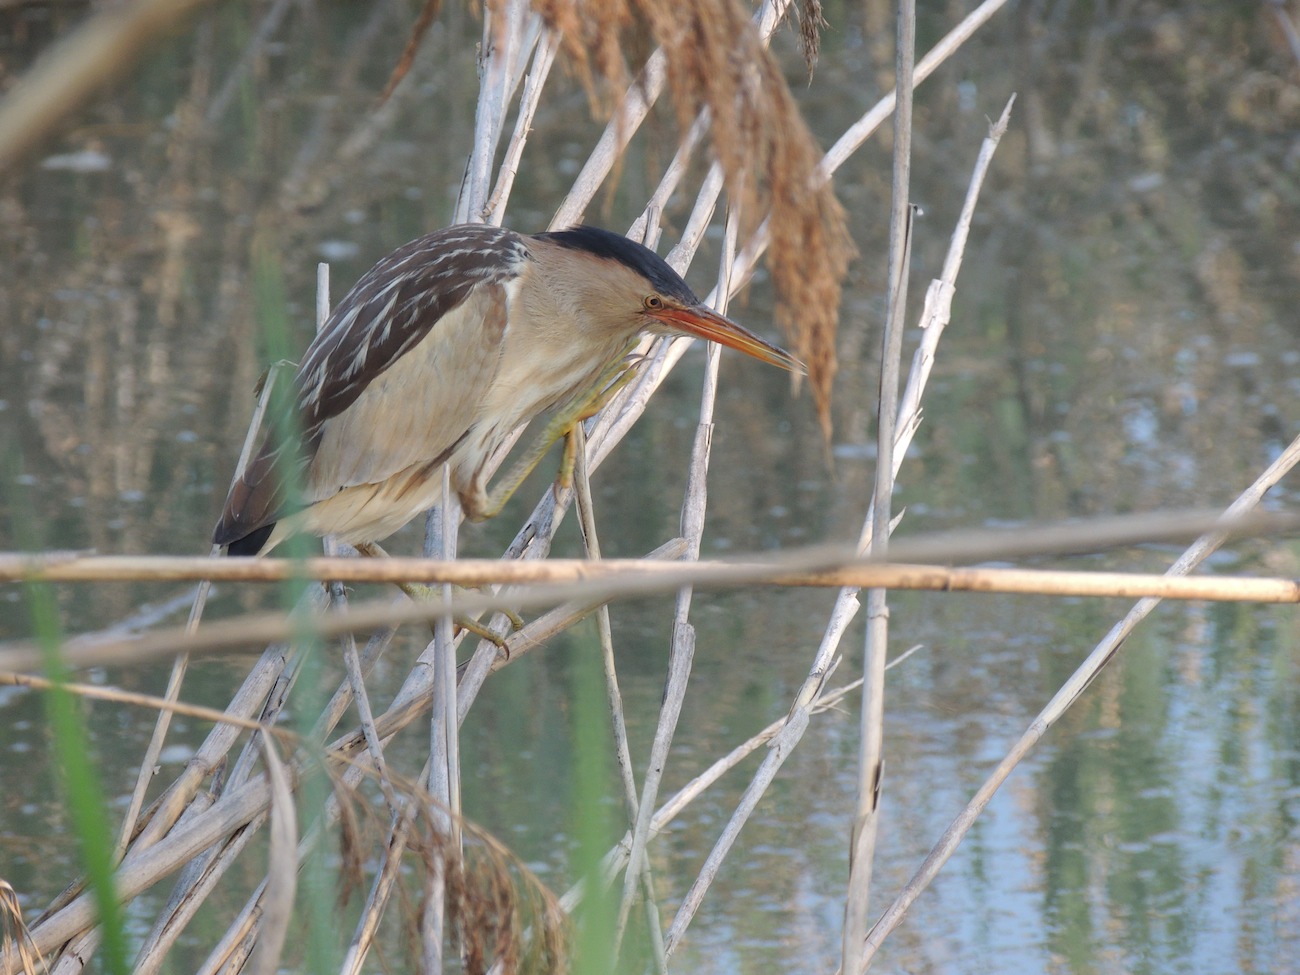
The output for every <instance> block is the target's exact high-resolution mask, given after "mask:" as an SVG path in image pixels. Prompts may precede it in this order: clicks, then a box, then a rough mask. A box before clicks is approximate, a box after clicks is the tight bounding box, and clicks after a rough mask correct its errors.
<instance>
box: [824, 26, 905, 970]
mask: <svg viewBox="0 0 1300 975" xmlns="http://www.w3.org/2000/svg"><path fill="white" fill-rule="evenodd" d="M896 11H897V12H896V15H895V16H896V20H897V30H896V32H895V39H894V45H895V50H894V91H895V107H894V171H893V179H892V181H891V184H890V185H891V192H892V196H893V199H892V206H891V213H890V221H889V231H890V232H889V276H888V279H887V280H888V292H887V297H886V302H885V328H884V336H883V341H882V350H881V356H880V387H879V388H880V396H879V403H878V406H877V411H876V476H875V490H874V493H873V496H872V503H871V542H870V547H869V548H868V551H869V552H870V553H871V554H872V555H873V556H877V557H879V558H882V559H883V558H887V557H888V554H889V533H890V532H891V531H892V530H893V527H894V524H893V520H892V519H893V495H894V483H895V473H894V439H895V437H896V435H897V429H898V389H899V382H900V380H899V375H900V373H901V371H902V361H903V329H904V327H905V321H904V316H905V315H906V313H907V288H908V281H909V271H910V267H911V258H912V229H913V217H914V215H915V211H914V209H913V207H912V200H911V182H912V180H911V173H912V86H913V84H914V83H915V80H914V77H913V75H914V68H915V59H916V4H915V0H899V2H898V5H897V8H896ZM888 652H889V598H888V590H886V589H883V588H876V587H873V588H871V589H869V590H868V591H867V633H866V643H865V645H864V647H863V651H862V672H863V674H864V678H863V683H862V710H861V715H860V719H859V739H860V740H859V753H858V787H857V808H856V811H855V814H854V818H853V822H852V824H851V826H850V829H849V881H848V892H847V896H846V898H845V904H844V928H843V930H842V932H841V961H840V968H841V970H842V971H845V972H851V971H853V969H854V968H855V967H856V966H857V961H858V957H859V956H860V954H861V951H862V948H861V945H862V941H863V939H864V937H865V935H866V930H867V909H868V905H869V899H870V894H871V871H872V867H873V865H874V862H875V857H876V834H877V832H878V830H879V826H880V816H879V810H880V790H881V787H882V782H881V778H882V776H883V774H884V743H885V659H886V656H887V655H888Z"/></svg>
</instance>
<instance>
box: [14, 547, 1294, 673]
mask: <svg viewBox="0 0 1300 975" xmlns="http://www.w3.org/2000/svg"><path fill="white" fill-rule="evenodd" d="M609 578H610V581H609V582H599V583H597V582H592V583H583V584H551V585H543V584H539V585H537V586H534V587H531V588H527V589H516V590H512V591H511V592H510V593H509V594H508V595H500V596H498V595H489V594H468V595H465V596H461V597H458V598H457V600H456V601H455V602H454V603H452V604H451V605H450V607H448V608H450V609H451V610H452V611H453V612H456V613H458V614H459V613H460V612H462V611H463V612H466V613H476V612H483V611H484V610H488V609H494V608H497V607H501V606H513V607H517V608H520V609H531V608H535V607H538V606H547V605H553V604H555V603H560V602H565V601H568V600H576V601H577V602H578V603H580V604H583V605H585V606H589V607H591V608H593V609H594V608H595V607H596V606H598V605H599V604H600V603H604V602H609V601H612V600H614V599H619V598H631V597H641V596H647V595H654V594H659V593H665V592H673V591H675V590H677V589H680V588H681V587H682V586H684V585H691V586H696V587H699V586H708V587H712V588H718V589H731V588H739V587H743V586H780V587H806V588H828V589H841V588H845V587H853V588H857V589H862V588H870V587H880V588H887V589H908V590H919V591H930V592H944V591H959V592H979V593H986V594H994V593H1001V594H1016V595H1039V596H1049V595H1050V596H1087V597H1093V598H1106V599H1114V598H1134V597H1140V596H1152V597H1160V598H1163V599H1179V600H1205V601H1212V602H1257V603H1293V602H1297V601H1300V598H1298V596H1297V594H1298V593H1300V582H1297V580H1294V579H1287V578H1269V577H1191V578H1186V579H1168V578H1165V577H1164V576H1161V575H1156V574H1149V573H1140V572H1085V571H1066V570H1043V569H1006V568H945V567H942V566H931V565H908V564H900V563H882V564H873V563H864V564H853V565H849V566H846V567H835V566H833V567H830V568H809V569H788V568H784V569H783V568H775V567H771V566H765V565H762V564H759V563H752V564H749V565H743V564H731V563H717V562H700V563H694V564H690V565H689V568H688V567H686V566H682V565H679V564H674V565H663V566H660V565H657V564H656V563H653V562H645V563H638V564H637V565H636V566H635V567H634V568H632V569H631V570H630V571H628V572H620V573H618V574H617V575H611V576H610V577H609ZM446 612H447V608H444V607H442V606H440V605H439V606H430V605H420V604H404V605H403V604H399V605H396V606H394V605H392V604H390V603H387V602H382V601H374V602H365V603H359V604H357V605H356V606H354V607H353V608H352V609H350V610H349V611H348V612H347V613H321V614H319V615H315V616H302V617H297V616H291V617H290V618H289V619H287V620H286V618H285V616H284V614H283V613H253V614H249V615H248V616H244V617H240V618H238V619H236V620H233V621H231V622H229V623H227V622H225V621H223V622H221V623H216V624H213V625H212V626H210V627H208V628H207V629H206V630H201V631H199V632H198V633H196V634H194V635H193V636H188V637H187V636H185V634H184V632H183V631H182V630H163V631H157V632H156V633H152V634H146V635H142V636H139V637H134V638H130V639H113V640H101V641H96V642H95V643H87V644H72V643H70V644H68V645H66V646H65V648H64V650H65V653H64V664H65V665H66V666H67V667H70V668H82V667H93V666H115V665H121V664H139V663H143V662H145V661H149V660H154V659H158V658H164V657H168V656H170V655H171V654H174V653H177V652H178V651H179V652H187V653H213V652H224V651H228V650H230V649H231V648H234V647H239V646H245V645H248V644H264V643H267V642H275V641H283V640H286V639H288V638H289V637H290V636H292V635H294V634H295V633H303V632H307V633H311V634H312V635H314V636H318V637H333V636H338V635H339V634H341V633H349V632H351V633H357V632H362V631H370V630H376V629H385V628H391V627H396V626H400V625H403V624H407V623H430V622H432V621H433V620H435V619H437V618H438V617H440V616H442V615H443V614H445V613H446ZM582 615H586V614H585V613H575V614H573V615H572V618H573V619H577V618H581V616H582ZM508 645H509V640H507V646H508ZM536 645H537V641H535V640H530V641H528V642H527V643H525V645H524V647H523V648H521V649H527V648H530V647H532V646H536ZM489 646H493V645H492V644H489ZM494 649H496V648H495V647H494ZM511 659H515V658H514V657H513V656H512V657H511ZM40 666H41V659H40V655H39V652H38V651H37V649H36V648H35V647H34V646H32V645H31V644H29V643H27V642H25V641H14V642H11V643H7V644H5V645H4V647H3V649H0V672H12V673H23V672H27V671H32V670H37V669H39V668H40Z"/></svg>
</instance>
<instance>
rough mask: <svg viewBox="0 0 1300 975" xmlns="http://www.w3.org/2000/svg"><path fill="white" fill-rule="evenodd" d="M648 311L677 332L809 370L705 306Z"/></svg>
mask: <svg viewBox="0 0 1300 975" xmlns="http://www.w3.org/2000/svg"><path fill="white" fill-rule="evenodd" d="M649 314H650V317H651V318H653V319H655V321H657V322H659V323H660V324H661V325H663V326H665V327H666V328H669V329H671V330H672V331H674V332H682V333H685V334H686V335H694V336H695V337H696V338H701V339H708V340H709V341H710V342H717V343H718V344H719V345H725V346H726V347H727V348H729V349H736V350H737V351H739V352H743V353H745V355H748V356H753V357H754V358H755V359H759V360H761V361H763V362H767V363H770V364H771V365H774V366H780V367H781V368H782V369H788V370H789V371H790V372H797V373H803V372H806V371H807V370H806V368H805V367H804V364H803V363H802V362H800V361H799V360H798V359H796V358H795V357H794V356H792V355H791V354H790V353H789V352H786V351H785V350H784V349H779V348H777V347H776V346H775V345H772V344H770V343H768V342H765V341H763V340H762V339H761V338H759V337H758V336H757V335H755V334H754V333H753V332H751V331H750V330H749V329H747V328H745V327H744V326H742V325H737V324H736V323H735V322H733V321H732V320H731V319H730V318H727V317H726V316H725V315H719V314H718V313H717V312H716V311H714V310H713V309H711V308H705V307H704V306H703V305H693V306H691V307H689V308H682V307H665V308H660V309H658V310H656V311H653V312H650V313H649Z"/></svg>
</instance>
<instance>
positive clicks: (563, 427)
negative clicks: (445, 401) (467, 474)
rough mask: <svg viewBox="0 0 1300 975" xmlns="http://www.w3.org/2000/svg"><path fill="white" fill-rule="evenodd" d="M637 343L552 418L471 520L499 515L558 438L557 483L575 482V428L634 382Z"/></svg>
mask: <svg viewBox="0 0 1300 975" xmlns="http://www.w3.org/2000/svg"><path fill="white" fill-rule="evenodd" d="M635 344H636V343H631V344H630V345H629V346H628V348H627V349H626V350H624V353H623V354H621V355H620V356H619V357H618V358H617V359H615V360H614V362H613V363H612V364H611V365H610V366H609V367H608V368H607V369H606V370H605V371H604V372H603V373H601V375H600V378H599V379H598V380H596V382H595V383H594V384H593V385H592V386H591V388H590V389H589V390H588V391H587V392H585V393H583V394H582V395H580V396H577V397H575V398H574V399H573V400H571V401H570V402H569V403H567V404H566V405H565V406H564V407H563V408H561V410H560V411H559V412H557V413H556V414H555V415H554V416H552V417H551V419H550V420H549V421H548V422H547V424H546V427H545V428H544V429H543V430H542V433H541V435H540V436H539V437H538V438H537V439H536V440H535V441H533V444H532V446H530V447H529V448H528V451H527V453H525V454H524V455H523V456H522V457H520V458H519V459H518V460H517V461H515V463H514V465H513V466H512V467H511V468H510V470H509V471H507V472H506V473H505V474H503V475H501V476H500V477H499V478H497V483H496V486H495V487H494V488H493V489H492V491H491V493H490V494H488V495H487V496H486V497H485V498H484V500H483V501H482V503H480V504H478V505H475V506H474V510H473V511H468V510H467V511H466V512H465V516H466V517H467V518H469V519H470V520H471V521H483V520H485V519H488V518H493V517H495V516H497V515H499V514H500V513H501V509H502V508H504V507H505V505H506V502H507V501H509V500H510V498H511V497H512V496H513V495H514V493H515V492H516V491H517V490H519V485H521V484H523V483H524V481H525V480H526V479H527V478H528V475H529V474H531V473H532V472H533V470H534V468H536V467H537V465H538V464H539V463H541V460H542V458H543V457H545V456H546V453H547V451H549V450H550V449H551V447H552V446H554V445H555V442H556V441H557V440H563V441H564V454H563V456H562V457H561V459H560V470H559V473H558V474H557V476H556V483H557V484H559V486H560V487H562V488H567V487H570V486H571V485H572V484H573V463H574V452H575V451H576V450H577V441H576V440H575V438H574V437H573V428H574V427H575V426H577V425H578V424H579V423H581V422H583V421H584V420H586V419H588V418H589V417H593V416H595V415H596V414H597V413H599V412H600V411H601V410H602V409H604V407H605V404H606V403H608V402H609V401H610V400H611V399H613V398H614V396H615V395H616V394H617V393H618V391H619V390H621V389H622V388H623V387H624V386H626V385H627V384H628V383H629V382H631V380H632V377H633V375H634V374H633V372H632V364H631V363H630V362H628V361H627V358H626V353H627V352H628V351H630V350H631V349H632V348H633V347H635Z"/></svg>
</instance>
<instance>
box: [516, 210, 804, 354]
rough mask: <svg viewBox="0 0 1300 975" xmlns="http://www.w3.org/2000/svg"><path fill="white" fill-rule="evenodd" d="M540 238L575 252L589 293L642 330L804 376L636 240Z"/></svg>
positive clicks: (606, 235) (573, 232) (586, 232)
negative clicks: (698, 341) (696, 341)
mask: <svg viewBox="0 0 1300 975" xmlns="http://www.w3.org/2000/svg"><path fill="white" fill-rule="evenodd" d="M537 239H539V240H544V241H548V242H550V243H553V244H557V245H559V246H560V247H562V248H567V249H569V250H571V251H573V252H575V253H574V257H575V258H577V259H578V260H581V261H582V263H583V265H584V268H580V269H577V273H579V274H581V273H583V270H584V269H585V272H586V276H587V279H586V284H588V285H589V286H590V291H591V292H594V293H597V294H598V295H599V299H598V300H599V301H600V302H601V304H602V305H604V306H605V308H606V309H607V310H608V312H609V314H610V315H611V316H614V315H616V316H617V317H618V318H620V319H625V320H628V321H630V322H631V323H632V324H633V325H634V326H635V328H636V330H637V331H644V332H650V333H651V334H658V335H692V336H695V337H696V338H702V339H708V340H709V341H710V342H717V343H718V344H719V345H725V346H727V347H728V348H731V349H736V350H738V351H740V352H743V353H745V354H746V355H749V356H752V357H753V358H755V359H759V360H762V361H763V362H767V363H770V364H772V365H774V366H780V367H781V368H782V369H788V370H790V371H791V372H804V371H805V370H804V365H803V363H802V362H800V361H799V360H798V359H796V358H795V357H794V356H792V355H791V354H790V353H788V352H786V351H785V350H784V349H781V348H778V347H777V346H775V345H772V344H771V343H770V342H767V341H765V340H764V339H761V338H759V337H758V336H757V335H755V334H754V333H753V332H751V331H749V329H747V328H745V327H744V326H743V325H739V324H737V323H736V322H733V321H732V320H731V319H730V318H727V317H726V316H725V315H720V314H718V313H717V312H716V311H714V310H713V309H712V308H709V307H708V306H706V305H705V304H704V303H703V302H701V301H700V299H699V298H698V297H696V295H695V292H693V291H692V290H691V288H690V286H689V285H688V284H687V283H686V282H685V281H684V280H682V277H681V275H680V274H678V273H677V272H676V271H674V270H673V269H672V268H671V267H669V266H668V264H667V263H666V262H665V261H664V260H663V258H661V257H660V256H659V255H658V254H656V253H655V252H654V251H652V250H650V249H649V248H648V247H645V246H643V245H641V244H638V243H637V242H636V241H633V240H629V239H628V238H627V237H624V236H622V235H621V234H616V233H613V232H612V231H609V230H601V229H600V228H599V227H585V226H584V227H573V228H571V229H569V230H560V231H555V232H552V233H546V234H538V235H537ZM584 290H587V289H586V288H584ZM629 316H630V317H629Z"/></svg>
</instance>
